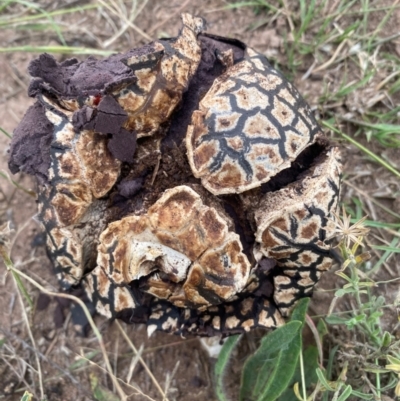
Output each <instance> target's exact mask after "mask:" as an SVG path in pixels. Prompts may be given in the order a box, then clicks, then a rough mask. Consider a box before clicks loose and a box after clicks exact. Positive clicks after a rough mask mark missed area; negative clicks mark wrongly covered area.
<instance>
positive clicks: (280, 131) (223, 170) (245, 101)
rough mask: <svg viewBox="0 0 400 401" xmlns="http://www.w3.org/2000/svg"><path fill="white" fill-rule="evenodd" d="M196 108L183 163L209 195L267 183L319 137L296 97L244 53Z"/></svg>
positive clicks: (267, 67)
mask: <svg viewBox="0 0 400 401" xmlns="http://www.w3.org/2000/svg"><path fill="white" fill-rule="evenodd" d="M199 106H200V107H199V110H197V111H195V112H194V113H193V117H192V124H191V125H190V126H189V128H188V133H187V136H186V146H187V149H188V158H189V163H190V167H191V168H192V171H193V174H194V175H195V176H196V177H198V178H201V182H202V184H203V185H204V186H205V187H206V188H207V189H208V190H209V191H210V192H212V193H213V194H214V195H221V194H232V193H241V192H244V191H247V190H249V189H252V188H256V187H259V186H260V185H261V184H263V183H265V182H268V181H269V180H270V179H271V178H272V177H274V176H275V175H276V174H278V173H279V172H280V171H282V170H284V169H286V168H288V167H290V163H291V162H292V161H293V160H295V159H296V157H297V156H298V155H299V154H300V153H301V152H302V151H303V150H304V149H305V148H306V147H307V146H309V145H310V144H312V143H313V142H314V138H315V135H316V134H317V133H321V129H320V128H319V126H318V124H317V123H316V121H315V119H314V117H313V115H312V113H311V110H310V108H309V106H308V105H307V104H306V102H305V101H304V99H303V98H302V97H301V96H300V95H299V93H298V91H297V90H296V89H295V88H294V87H293V86H292V85H291V84H290V83H289V82H288V81H287V80H286V79H285V78H284V77H283V76H282V75H281V74H280V73H279V72H278V71H276V70H275V69H273V68H272V66H271V65H270V64H269V63H268V61H267V59H266V58H265V57H263V56H261V55H260V54H259V53H256V52H254V51H253V50H252V49H249V48H247V49H246V51H245V52H244V60H243V61H241V62H239V63H237V64H235V65H231V66H228V68H227V70H226V71H225V73H224V74H222V75H221V76H220V77H218V78H217V79H216V80H215V81H214V83H213V85H212V87H211V88H210V90H209V91H208V92H207V94H206V96H204V98H203V99H202V100H201V102H200V105H199Z"/></svg>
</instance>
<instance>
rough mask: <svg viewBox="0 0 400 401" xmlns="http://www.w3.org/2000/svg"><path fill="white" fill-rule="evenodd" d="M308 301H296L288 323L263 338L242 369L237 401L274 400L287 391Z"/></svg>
mask: <svg viewBox="0 0 400 401" xmlns="http://www.w3.org/2000/svg"><path fill="white" fill-rule="evenodd" d="M309 302H310V300H309V298H304V299H302V300H300V301H299V302H298V303H297V305H296V307H295V308H294V310H293V312H292V315H291V321H290V322H289V323H287V324H286V325H285V326H282V327H279V328H278V329H276V330H275V331H273V332H271V333H269V334H268V335H267V336H265V337H264V338H263V339H262V341H261V345H260V347H259V349H258V350H257V351H256V353H255V354H254V355H253V356H251V357H250V358H248V360H247V361H246V363H245V366H244V368H243V374H242V386H241V392H240V399H241V400H258V401H272V400H276V399H277V397H279V396H280V395H281V394H282V393H283V392H284V391H285V390H286V389H287V387H288V385H289V383H290V382H291V379H292V377H293V375H294V372H295V370H296V367H297V361H298V358H299V353H300V350H301V345H302V342H301V328H302V327H303V325H304V321H305V316H306V312H307V307H308V304H309Z"/></svg>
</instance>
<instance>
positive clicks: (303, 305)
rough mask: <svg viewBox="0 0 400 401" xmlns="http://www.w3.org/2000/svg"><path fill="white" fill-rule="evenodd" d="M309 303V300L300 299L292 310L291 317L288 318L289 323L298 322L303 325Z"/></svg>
mask: <svg viewBox="0 0 400 401" xmlns="http://www.w3.org/2000/svg"><path fill="white" fill-rule="evenodd" d="M309 303H310V298H303V299H300V301H298V302H297V304H296V307H295V308H294V309H293V312H292V315H291V316H290V321H293V320H298V321H300V322H302V324H303V325H304V322H305V320H306V313H307V308H308V304H309Z"/></svg>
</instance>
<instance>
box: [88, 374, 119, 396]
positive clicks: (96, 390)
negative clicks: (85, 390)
mask: <svg viewBox="0 0 400 401" xmlns="http://www.w3.org/2000/svg"><path fill="white" fill-rule="evenodd" d="M90 387H91V388H92V392H93V397H94V399H95V400H97V401H119V398H118V397H117V396H116V395H114V394H113V393H112V392H111V391H110V390H108V389H106V388H105V387H104V386H102V385H101V384H99V379H98V378H97V376H96V375H94V374H93V373H91V374H90Z"/></svg>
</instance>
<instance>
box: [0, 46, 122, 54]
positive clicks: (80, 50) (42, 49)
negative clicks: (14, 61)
mask: <svg viewBox="0 0 400 401" xmlns="http://www.w3.org/2000/svg"><path fill="white" fill-rule="evenodd" d="M14 52H29V53H57V54H89V55H91V56H96V55H97V56H109V55H110V54H114V53H116V52H115V51H111V50H99V49H91V48H87V47H73V46H14V47H0V53H14Z"/></svg>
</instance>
